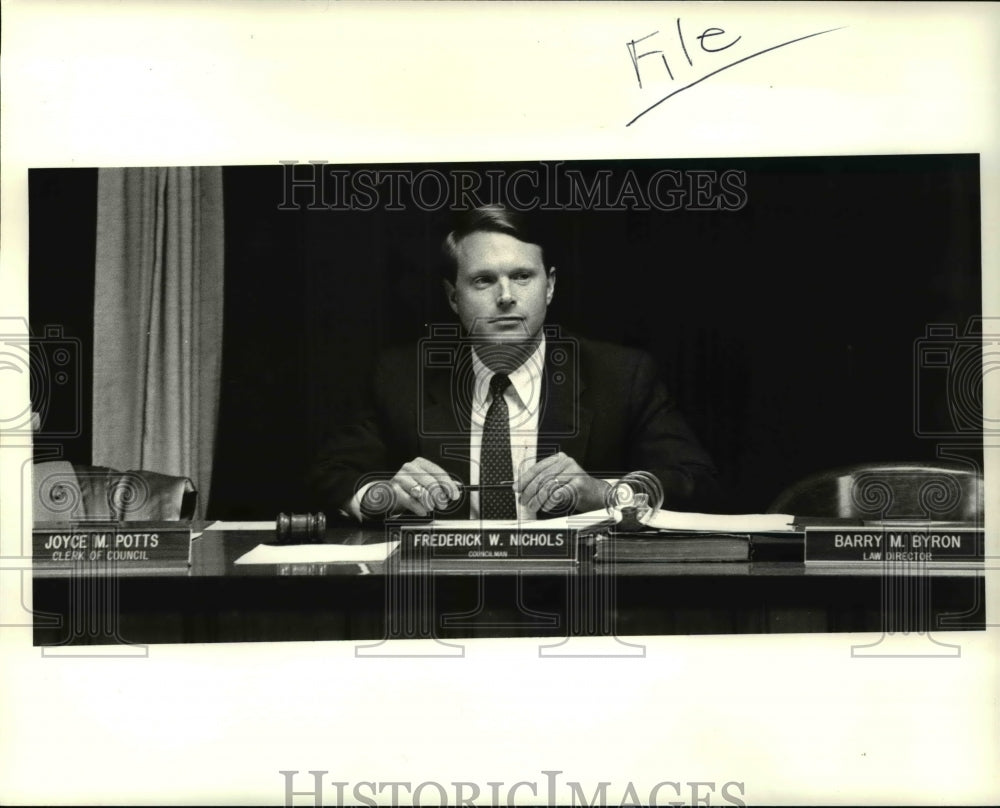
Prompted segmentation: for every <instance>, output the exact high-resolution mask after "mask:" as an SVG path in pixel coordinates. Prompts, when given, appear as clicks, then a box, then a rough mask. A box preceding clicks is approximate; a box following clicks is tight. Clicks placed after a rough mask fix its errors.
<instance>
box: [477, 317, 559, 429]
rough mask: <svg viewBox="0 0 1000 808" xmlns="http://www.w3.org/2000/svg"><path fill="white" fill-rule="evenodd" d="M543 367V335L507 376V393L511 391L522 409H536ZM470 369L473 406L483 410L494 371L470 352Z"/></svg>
mask: <svg viewBox="0 0 1000 808" xmlns="http://www.w3.org/2000/svg"><path fill="white" fill-rule="evenodd" d="M544 367H545V334H544V333H543V334H542V336H541V339H539V340H538V345H537V346H535V350H534V351H533V352H532V353H531V355H530V356H529V357H528V358H527V359H525V360H524V362H523V363H522V364H521V365H520V366H518V367H517V368H515V369H514V370H512V371H511V372H510V373H508V374H507V376H508V378H509V379H510V387H508V388H507V391H508V393H509V392H510V391H511V389H513V391H514V392H515V393H516V394H517V398H518V400H519V402H520V404H521V406H522V407H527V408H529V409H537V407H538V404H539V402H540V401H541V397H542V369H543V368H544ZM472 369H473V372H474V373H475V374H476V385H475V392H474V394H473V399H472V402H473V406H474V407H475V408H476V409H477V410H482V409H485V408H486V406H487V404H488V403H489V397H490V379H492V378H493V375H494V373H495V371H493V370H490V368H488V367H487V366H486V365H485V364H484V363H483V361H482V360H481V359H480V358H479V356H478V354H477V353H476V352H475V350H473V351H472Z"/></svg>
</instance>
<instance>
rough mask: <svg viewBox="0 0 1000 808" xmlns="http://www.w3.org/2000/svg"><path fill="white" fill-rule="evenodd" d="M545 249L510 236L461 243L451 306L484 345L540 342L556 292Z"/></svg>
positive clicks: (484, 235)
mask: <svg viewBox="0 0 1000 808" xmlns="http://www.w3.org/2000/svg"><path fill="white" fill-rule="evenodd" d="M555 283H556V279H555V270H554V269H553V270H552V271H550V272H546V271H545V265H544V264H543V263H542V250H541V247H539V246H538V245H536V244H527V243H525V242H523V241H519V240H518V239H516V238H514V237H513V236H508V235H507V234H506V233H490V232H477V233H472V234H470V235H468V236H466V237H465V238H463V239H462V240H461V241H460V242H458V273H457V277H456V279H455V283H454V284H452V283H448V282H447V281H446V282H445V287H446V290H447V292H448V302H449V303H450V304H451V308H452V310H453V311H454V312H455V313H456V314H457V315H458V319H459V320H461V322H462V325H463V326H464V327H465V330H466V333H468V334H469V336H471V337H472V338H473V339H475V340H476V341H480V342H495V343H502V342H524V341H530V342H534V341H536V340H537V339H538V336H539V334H540V333H541V330H542V325H544V323H545V312H546V310H547V309H548V306H549V303H551V302H552V293H553V291H554V290H555Z"/></svg>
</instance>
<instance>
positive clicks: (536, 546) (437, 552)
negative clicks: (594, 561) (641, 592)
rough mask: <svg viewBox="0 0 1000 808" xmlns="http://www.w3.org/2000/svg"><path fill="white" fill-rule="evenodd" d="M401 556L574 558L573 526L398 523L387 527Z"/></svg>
mask: <svg viewBox="0 0 1000 808" xmlns="http://www.w3.org/2000/svg"><path fill="white" fill-rule="evenodd" d="M390 533H391V539H392V540H398V541H399V552H400V557H401V558H403V559H414V558H420V559H427V558H450V559H456V558H466V559H471V560H475V559H487V560H491V561H497V560H499V561H503V560H505V559H509V560H511V561H530V560H535V559H537V560H544V559H554V558H555V559H562V560H575V559H576V543H577V542H576V533H577V531H576V530H569V529H541V530H536V529H531V530H518V529H516V528H509V527H505V528H488V527H484V528H482V529H481V530H480V529H469V528H465V527H462V528H455V529H448V528H447V527H443V526H441V525H434V526H433V527H428V526H426V525H423V526H421V525H416V524H415V525H399V526H395V527H392V528H390Z"/></svg>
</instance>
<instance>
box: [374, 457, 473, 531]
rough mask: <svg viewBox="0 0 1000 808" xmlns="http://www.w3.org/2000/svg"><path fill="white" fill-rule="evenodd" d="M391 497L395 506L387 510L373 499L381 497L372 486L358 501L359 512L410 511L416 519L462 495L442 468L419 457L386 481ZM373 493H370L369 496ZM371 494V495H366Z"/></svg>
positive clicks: (382, 491) (376, 487) (440, 508)
mask: <svg viewBox="0 0 1000 808" xmlns="http://www.w3.org/2000/svg"><path fill="white" fill-rule="evenodd" d="M389 485H390V486H392V492H393V495H394V497H395V507H392V508H389V507H387V506H388V503H386V502H385V501H381V502H376V501H374V500H375V499H376V498H380V499H383V500H384V498H385V491H384V489H383V490H381V491H377V492H376V491H375V489H378V488H381V484H379V485H376V486H373V487H372V488H370V489H368V491H366V492H365V495H364V497H363V498H362V499H361V509H362V511H363V512H365V513H369V514H370V513H375V512H377V513H380V514H388V513H391V512H400V511H404V510H406V511H410V512H412V513H415V514H417V516H427V514H428V513H429V512H430V511H432V510H435V509H437V510H442V509H444V507H445V506H447V505H448V503H450V502H454V501H455V500H457V499H459V498H460V497H461V496H462V492H461V490H460V489H459V487H458V485H457V484H456V483H455V481H454V480H453V479H452V478H451V477H450V476H449V475H448V472H446V471H445V470H444V469H443V468H441V467H440V466H439V465H437V464H436V463H432V462H431V461H430V460H427V459H425V458H423V457H415V458H413V460H411V461H409V462H408V463H404V464H403V465H402V467H401V468H400V469H399V471H397V472H396V476H394V477H393V478H392V479H391V480H390V481H389ZM373 492H374V493H373ZM369 495H371V496H369Z"/></svg>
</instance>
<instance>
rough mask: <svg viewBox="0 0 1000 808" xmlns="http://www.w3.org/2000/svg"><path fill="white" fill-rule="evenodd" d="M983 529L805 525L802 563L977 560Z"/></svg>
mask: <svg viewBox="0 0 1000 808" xmlns="http://www.w3.org/2000/svg"><path fill="white" fill-rule="evenodd" d="M983 541H984V532H983V528H981V527H980V528H973V527H968V526H965V525H962V526H956V527H946V526H940V527H930V528H920V529H916V530H915V529H914V528H913V526H912V525H910V526H903V525H896V526H890V525H872V526H868V527H860V528H858V527H829V526H823V527H807V528H806V547H805V560H806V563H809V562H815V561H827V562H834V563H841V562H857V561H860V562H878V563H881V562H890V563H892V562H911V561H918V562H925V563H930V564H935V563H938V562H944V563H959V562H967V563H974V562H981V561H982V560H983V557H984V552H983V551H984V547H983Z"/></svg>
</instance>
